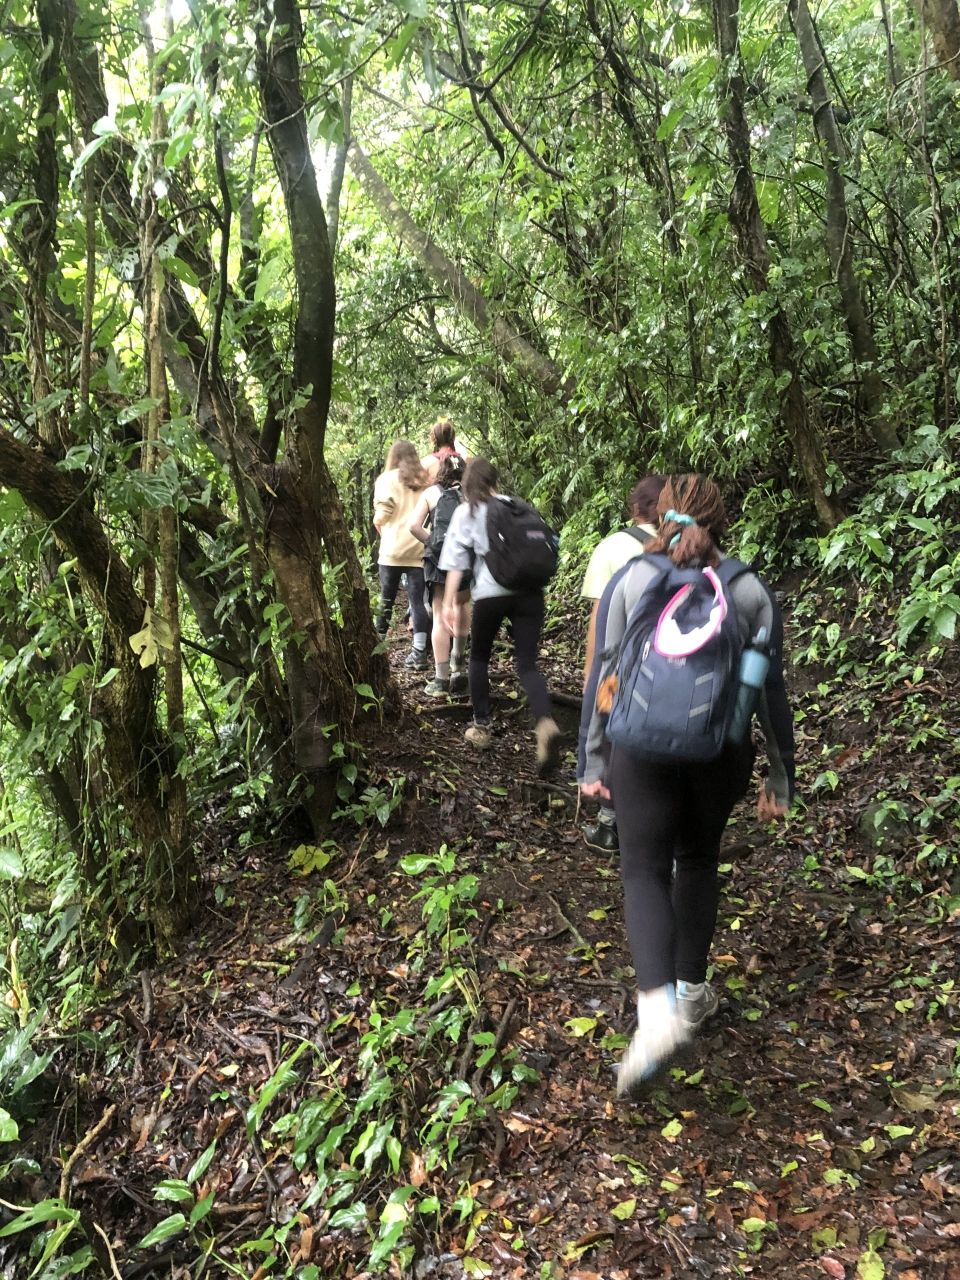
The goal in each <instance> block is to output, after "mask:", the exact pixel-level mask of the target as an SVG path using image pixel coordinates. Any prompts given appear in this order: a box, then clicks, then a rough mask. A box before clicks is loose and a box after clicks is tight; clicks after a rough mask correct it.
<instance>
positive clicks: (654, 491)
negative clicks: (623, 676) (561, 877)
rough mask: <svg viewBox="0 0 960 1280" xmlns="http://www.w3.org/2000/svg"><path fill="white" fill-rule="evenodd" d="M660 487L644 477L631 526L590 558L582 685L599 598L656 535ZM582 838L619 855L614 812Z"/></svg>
mask: <svg viewBox="0 0 960 1280" xmlns="http://www.w3.org/2000/svg"><path fill="white" fill-rule="evenodd" d="M663 485H664V477H663V476H656V475H653V476H644V478H643V479H642V480H641V481H640V482H639V483H638V484H637V485H636V486H635V487H634V489H633V492H632V493H631V494H630V515H631V523H630V524H629V525H628V526H627V528H626V529H617V530H616V532H614V533H611V534H609V535H608V536H607V537H606V538H604V539H603V540H602V541H601V542H600V543H598V544H597V546H596V548H595V549H594V552H593V555H592V556H591V557H590V563H589V564H588V565H587V572H586V574H585V575H584V578H583V586H582V588H581V590H580V596H581V599H583V600H589V601H590V602H591V606H592V607H591V609H590V621H589V622H588V623H587V652H586V657H585V659H584V664H583V682H584V685H586V682H587V676H588V675H589V673H590V668H591V667H592V666H593V651H594V647H595V645H596V628H597V609H598V607H599V605H600V597H601V596H602V595H603V593H604V591H605V590H606V587H607V583H608V582H609V581H610V579H611V578H612V577H613V575H614V574H615V573H618V572H619V571H620V570H621V569H622V568H623V566H624V565H625V564H627V563H628V562H629V561H631V560H633V559H635V557H636V556H640V555H643V547H644V543H645V542H647V541H648V540H649V539H650V538H652V537H653V535H654V534H655V533H656V526H657V518H658V517H657V499H658V498H659V497H660V490H661V489H662V488H663ZM583 838H584V840H585V841H586V842H587V845H588V846H589V847H590V848H591V849H600V850H601V851H602V852H603V853H616V852H617V851H618V849H619V842H618V839H617V823H616V818H615V817H614V813H613V810H612V809H611V808H609V806H607V805H601V806H600V812H599V813H598V815H597V821H596V822H592V823H588V824H587V826H585V827H584V829H583Z"/></svg>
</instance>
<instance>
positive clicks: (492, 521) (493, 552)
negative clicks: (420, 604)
mask: <svg viewBox="0 0 960 1280" xmlns="http://www.w3.org/2000/svg"><path fill="white" fill-rule="evenodd" d="M497 484H498V476H497V469H496V467H494V466H493V464H492V463H490V462H488V461H487V460H486V458H471V459H470V461H469V462H468V463H467V467H466V470H465V471H464V475H463V497H464V501H463V504H462V505H461V506H460V507H459V508H458V509H457V510H456V511H455V512H454V515H453V519H452V520H451V521H450V526H449V528H448V529H447V536H446V539H445V540H444V544H443V551H442V552H441V554H440V568H441V569H442V570H443V571H444V572H445V573H446V575H447V578H446V583H445V586H444V597H443V621H444V623H445V625H446V626H447V628H448V629H449V630H450V631H451V632H454V631H455V628H456V625H457V593H458V592H459V590H460V587H461V582H462V579H463V577H464V575H465V574H466V573H468V572H469V573H471V575H472V576H471V589H470V591H471V596H472V598H473V620H472V623H471V627H470V697H471V699H472V701H473V724H472V725H470V727H469V728H468V729H467V731H466V734H465V735H464V736H465V737H466V740H467V742H469V743H470V744H471V745H472V746H474V747H477V748H478V749H480V750H486V749H487V748H488V747H490V746H492V745H493V730H492V728H491V724H490V673H489V667H490V656H491V654H492V652H493V642H494V640H495V639H496V637H497V632H498V631H499V630H500V627H501V625H502V624H503V622H504V621H506V620H508V619H509V621H510V623H511V630H512V633H513V645H514V656H515V659H516V665H517V675H518V676H519V678H520V683H521V684H522V685H523V690H524V693H526V695H527V701H528V702H529V704H530V710H531V711H532V712H533V716H534V719H535V721H536V760H537V770H538V772H539V773H541V774H546V773H549V772H551V771H552V770H553V769H555V768H556V766H557V764H558V763H559V761H560V730H559V729H558V728H557V725H556V722H555V721H554V719H553V709H552V706H551V703H550V694H549V692H548V690H547V683H546V681H545V680H544V678H543V675H542V673H541V672H540V669H539V667H538V666H537V654H538V650H539V648H540V636H541V633H542V631H543V619H544V599H543V589H544V587H545V586H546V584H547V583H548V582H549V580H550V578H551V577H552V576H553V574H554V572H555V571H556V567H557V548H558V544H559V539H558V538H557V535H556V534H555V533H554V532H553V530H552V529H550V528H549V526H548V525H547V524H546V523H545V522H544V520H543V519H542V518H541V516H539V515H538V514H537V512H536V511H535V510H534V509H533V507H531V506H529V505H528V504H527V503H525V502H522V501H521V500H520V499H519V498H510V497H507V496H506V495H505V494H501V493H498V492H497Z"/></svg>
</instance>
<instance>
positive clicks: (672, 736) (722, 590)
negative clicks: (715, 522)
mask: <svg viewBox="0 0 960 1280" xmlns="http://www.w3.org/2000/svg"><path fill="white" fill-rule="evenodd" d="M643 562H644V564H646V565H652V566H653V567H655V568H656V569H657V570H659V573H658V576H657V577H656V578H654V579H653V581H652V582H651V583H650V584H649V586H648V587H647V588H646V590H645V591H644V592H643V595H642V596H641V597H640V599H639V601H638V602H637V605H636V607H635V609H634V611H633V613H632V614H631V616H630V617H629V618H628V620H627V628H626V630H625V632H624V634H623V639H622V640H621V642H620V646H619V648H618V649H617V650H616V651H615V652H613V653H610V654H605V655H604V658H605V660H606V662H605V667H604V671H605V676H602V677H601V684H600V690H599V691H598V706H600V707H601V710H606V709H607V708H606V707H603V706H602V705H601V695H602V693H603V690H604V687H606V700H607V701H608V705H609V713H608V718H607V725H606V735H607V738H608V739H609V740H610V741H611V742H612V743H614V744H615V745H616V746H618V747H623V748H624V750H625V751H628V752H629V753H630V754H631V755H633V756H636V757H638V758H639V759H642V760H650V761H654V762H669V761H674V760H676V761H681V760H688V761H704V760H714V759H716V757H717V756H718V755H719V754H720V752H721V751H722V750H723V746H724V743H725V741H726V739H727V733H728V730H729V727H730V720H731V717H732V716H733V709H734V706H735V704H736V700H737V688H738V684H739V670H740V654H741V650H742V648H743V644H742V641H741V639H740V631H739V628H738V626H737V614H736V608H735V606H734V603H733V599H732V598H731V595H730V592H729V587H730V584H731V583H732V582H733V580H734V579H735V578H738V577H739V576H740V574H742V573H749V572H750V568H749V566H748V565H745V564H743V563H742V562H741V561H740V560H733V559H730V560H723V561H722V562H721V563H720V565H719V567H718V568H716V569H711V568H705V569H680V568H678V567H677V566H676V565H675V564H674V563H673V561H672V560H671V559H670V557H669V556H666V555H651V554H650V553H647V554H645V555H644V557H643Z"/></svg>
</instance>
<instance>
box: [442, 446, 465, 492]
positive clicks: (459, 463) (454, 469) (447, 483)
mask: <svg viewBox="0 0 960 1280" xmlns="http://www.w3.org/2000/svg"><path fill="white" fill-rule="evenodd" d="M466 465H467V464H466V463H465V462H464V460H463V459H462V458H461V457H460V455H459V453H448V454H447V456H446V457H445V458H444V459H443V461H442V462H441V463H440V470H439V471H438V472H437V484H438V485H439V486H440V488H441V489H452V488H453V486H454V485H456V484H462V483H463V471H464V467H465V466H466Z"/></svg>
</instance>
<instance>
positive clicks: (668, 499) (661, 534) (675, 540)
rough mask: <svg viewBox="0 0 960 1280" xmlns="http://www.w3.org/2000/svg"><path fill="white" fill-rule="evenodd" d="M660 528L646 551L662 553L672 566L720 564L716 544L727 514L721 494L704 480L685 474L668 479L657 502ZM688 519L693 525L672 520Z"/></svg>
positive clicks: (723, 528) (724, 526)
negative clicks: (681, 517) (680, 517)
mask: <svg viewBox="0 0 960 1280" xmlns="http://www.w3.org/2000/svg"><path fill="white" fill-rule="evenodd" d="M657 514H658V516H659V517H660V527H659V530H658V532H657V536H656V537H655V538H654V539H653V540H652V541H651V542H648V543H647V546H646V550H647V551H661V552H664V553H665V554H666V555H668V556H669V557H670V559H671V560H672V561H673V563H674V564H675V565H679V566H680V567H681V568H685V567H687V566H688V565H706V564H708V565H712V566H714V567H716V565H718V564H719V563H720V550H719V547H718V543H719V542H720V539H721V538H722V537H723V535H724V533H725V532H726V529H727V523H728V522H727V512H726V508H725V507H724V505H723V498H722V497H721V496H720V490H719V489H718V488H717V486H716V485H715V484H714V482H713V481H712V480H708V479H707V478H706V476H698V475H693V474H687V475H683V476H668V477H667V480H666V483H665V484H664V486H663V489H662V490H661V491H660V497H659V499H658V501H657ZM674 515H683V516H689V517H690V518H691V519H692V520H693V521H695V523H694V524H686V523H684V522H683V521H682V520H674V519H672V516H674Z"/></svg>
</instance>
